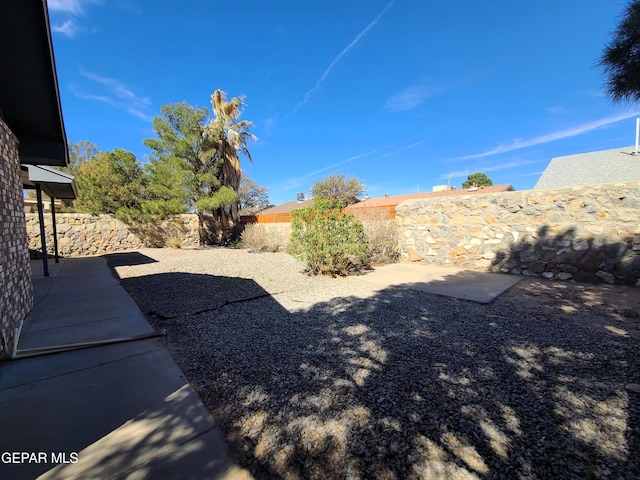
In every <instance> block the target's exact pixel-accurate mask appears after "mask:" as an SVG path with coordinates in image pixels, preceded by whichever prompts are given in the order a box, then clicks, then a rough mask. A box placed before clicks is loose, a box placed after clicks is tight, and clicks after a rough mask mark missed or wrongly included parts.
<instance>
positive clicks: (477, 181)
mask: <svg viewBox="0 0 640 480" xmlns="http://www.w3.org/2000/svg"><path fill="white" fill-rule="evenodd" d="M491 185H493V181H492V180H491V179H490V178H489V177H487V174H486V173H480V172H478V173H472V174H471V175H469V176H468V177H467V180H465V181H464V182H462V188H471V187H490V186H491Z"/></svg>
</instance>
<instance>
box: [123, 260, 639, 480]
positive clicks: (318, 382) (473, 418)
mask: <svg viewBox="0 0 640 480" xmlns="http://www.w3.org/2000/svg"><path fill="white" fill-rule="evenodd" d="M122 283H123V285H124V287H125V288H126V289H127V290H128V291H129V292H130V294H131V295H132V296H133V297H134V299H136V301H137V302H138V304H139V305H140V307H141V309H142V311H143V312H146V313H147V314H148V315H150V318H151V321H152V323H154V326H155V327H156V328H166V329H167V331H168V335H167V341H168V342H169V345H170V347H171V349H172V350H173V352H174V355H175V356H176V359H177V361H178V362H179V364H180V367H181V368H182V370H183V371H184V372H185V374H186V375H187V377H188V378H189V380H190V382H191V383H192V385H193V386H194V388H195V389H196V390H197V391H198V393H199V395H200V397H201V399H202V400H203V402H204V403H205V404H206V405H207V406H208V408H209V409H210V410H211V411H212V412H213V414H214V417H215V418H216V420H217V421H219V423H220V424H221V426H222V427H223V429H224V431H225V435H226V439H227V441H228V442H229V444H230V446H231V449H232V453H233V455H234V456H235V460H236V461H238V462H239V463H240V464H241V465H243V466H246V467H248V468H250V469H251V470H252V473H253V474H254V475H255V476H256V478H258V479H260V478H264V479H266V478H269V479H271V478H278V479H286V478H312V477H314V476H316V477H317V478H411V477H415V478H454V477H455V478H478V477H479V478H490V477H492V476H497V475H500V476H504V477H506V478H517V477H518V476H525V477H531V478H595V477H599V476H601V475H602V472H601V471H599V470H597V469H598V468H607V469H608V470H609V471H610V472H612V475H613V476H615V475H618V474H619V475H621V476H623V475H624V473H625V472H626V473H627V474H631V475H632V476H634V475H640V464H639V465H635V466H633V465H631V466H630V461H629V458H630V457H631V458H632V457H633V453H632V452H634V451H635V452H637V451H638V450H637V449H638V448H640V444H639V442H638V441H639V436H640V429H639V428H638V427H640V424H639V422H638V420H639V418H638V415H639V411H638V409H637V401H635V400H634V402H635V403H630V402H631V401H630V400H628V397H627V395H626V393H625V391H624V388H623V387H622V389H621V385H622V386H623V385H624V384H625V383H628V382H629V381H630V379H629V378H628V376H629V375H630V374H629V371H628V365H630V364H636V365H637V364H638V363H640V349H638V348H637V338H636V339H635V340H634V341H630V339H629V338H628V337H626V336H623V335H620V334H619V333H616V332H615V331H611V330H609V329H607V328H606V326H607V325H609V324H618V323H617V322H619V319H618V318H613V317H612V316H606V315H603V316H602V317H601V319H600V320H599V321H601V325H598V326H597V327H595V328H594V327H593V325H590V326H587V325H581V323H580V322H577V321H576V319H575V318H574V316H573V315H574V313H568V312H564V311H560V312H553V318H550V317H549V312H546V313H545V314H542V315H541V314H540V308H539V307H538V306H536V309H535V311H532V312H531V314H530V315H529V314H527V315H526V316H524V315H523V316H518V315H516V314H513V315H509V316H503V315H502V314H500V313H499V312H504V311H507V310H508V306H507V307H505V306H504V305H502V306H501V307H500V308H501V309H498V310H495V312H496V313H494V310H493V306H492V305H481V306H479V305H477V304H472V303H469V302H466V301H463V300H453V299H449V298H444V297H437V296H433V295H427V294H422V293H419V292H415V291H411V290H408V289H396V288H390V289H386V290H383V291H380V292H379V293H377V294H375V295H374V296H372V297H369V298H357V297H344V298H335V299H333V300H331V301H329V302H324V303H317V304H311V305H310V304H308V303H305V294H304V292H289V293H290V294H291V295H293V297H292V298H293V299H292V301H293V302H299V304H300V307H299V309H297V310H292V311H289V310H287V309H285V308H283V307H282V306H281V304H280V303H279V302H278V301H277V298H278V295H277V294H269V293H268V292H265V291H264V290H263V289H262V288H261V287H260V286H259V285H258V284H257V283H255V282H254V281H253V280H248V279H242V278H229V277H217V276H212V275H196V274H187V273H163V274H157V275H146V276H141V277H130V278H125V279H123V280H122ZM540 283H544V282H540ZM560 288H562V286H560ZM610 288H614V287H610ZM296 295H297V296H298V297H296ZM596 296H597V295H596ZM294 297H295V298H294ZM296 298H298V299H296ZM602 301H603V299H602V298H590V299H589V302H595V303H594V304H595V305H598V302H600V303H602ZM589 302H587V301H586V299H585V301H584V302H579V301H578V302H577V303H578V305H587V304H588V303H589ZM589 304H590V303H589ZM585 308H586V307H585ZM513 311H517V309H515V307H514V310H513ZM568 322H571V328H570V331H571V333H570V334H569V335H573V336H576V337H572V339H571V340H568V338H567V335H568V333H567V324H568ZM573 338H581V339H582V342H581V345H580V348H579V349H577V348H576V347H575V345H576V343H577V342H576V341H575V340H574V339H573ZM603 344H604V345H605V346H606V348H602V346H603ZM596 465H600V466H606V467H596Z"/></svg>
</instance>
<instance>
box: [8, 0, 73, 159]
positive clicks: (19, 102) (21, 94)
mask: <svg viewBox="0 0 640 480" xmlns="http://www.w3.org/2000/svg"><path fill="white" fill-rule="evenodd" d="M0 65H2V73H0V115H1V116H2V118H3V119H4V122H5V123H6V124H7V125H8V126H9V128H10V129H11V131H12V132H13V133H14V135H15V136H16V137H17V138H18V140H19V142H20V143H19V148H18V153H19V156H20V162H21V163H29V164H36V165H57V166H67V165H68V163H69V160H68V159H69V155H68V152H67V141H66V133H65V130H64V123H63V120H62V109H61V106H60V93H59V90H58V80H57V75H56V67H55V61H54V57H53V47H52V42H51V31H50V28H49V14H48V11H47V2H46V1H45V0H19V1H8V0H7V1H3V2H2V14H1V15H0Z"/></svg>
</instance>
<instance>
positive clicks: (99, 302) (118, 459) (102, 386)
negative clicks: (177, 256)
mask: <svg viewBox="0 0 640 480" xmlns="http://www.w3.org/2000/svg"><path fill="white" fill-rule="evenodd" d="M49 266H50V276H49V277H44V276H43V274H42V262H33V264H32V270H33V285H34V296H35V302H34V303H35V306H34V308H33V310H32V311H31V313H30V314H29V316H28V317H27V319H26V320H25V324H24V328H23V330H22V335H21V338H20V342H19V346H18V349H19V350H18V354H19V355H18V356H20V352H23V353H24V352H25V350H27V349H36V348H41V347H51V346H57V345H62V344H72V343H79V342H92V341H99V340H105V339H113V338H123V337H130V336H135V335H140V334H146V333H150V332H152V329H151V327H150V325H149V324H148V323H147V321H146V319H145V318H144V316H143V315H142V313H141V312H140V310H139V309H138V307H137V305H136V304H135V303H134V301H133V300H132V299H131V298H130V297H129V295H128V294H127V293H126V292H125V291H124V290H123V289H122V287H121V286H120V283H119V282H118V280H117V279H116V278H114V277H113V275H112V274H111V271H110V270H109V268H108V267H107V265H106V262H105V260H104V259H102V258H99V257H91V258H77V259H66V260H61V261H60V263H58V264H55V263H53V262H52V261H50V262H49ZM0 411H2V412H3V413H2V415H1V416H0V431H2V432H3V435H2V438H0V451H1V452H3V457H2V461H1V462H0V477H2V478H4V479H26V478H50V479H56V478H60V479H62V478H76V479H77V478H113V479H116V478H118V479H120V478H131V479H142V478H154V479H157V478H167V479H173V478H183V479H184V478H192V479H201V478H221V479H222V478H224V479H231V478H251V476H250V475H249V474H248V473H247V472H245V471H243V470H241V469H239V468H238V467H236V466H234V465H233V463H232V462H231V461H230V460H229V458H228V453H227V447H226V444H225V442H224V440H223V437H222V434H221V431H220V430H219V428H217V427H216V425H215V423H214V421H213V419H212V418H211V416H210V415H209V413H208V412H207V410H206V409H205V408H204V406H203V405H202V403H201V402H200V400H199V398H198V396H197V395H196V394H195V392H194V391H193V389H192V388H191V386H190V385H189V383H188V382H187V380H186V379H185V377H184V375H183V374H182V372H181V371H180V369H179V368H178V367H177V366H176V364H175V362H174V361H173V359H172V358H171V356H170V355H169V352H168V351H167V350H166V349H165V347H164V346H163V344H162V342H161V341H160V340H159V339H157V338H148V339H142V340H135V341H129V342H124V343H114V344H110V345H102V346H95V347H91V348H86V349H80V350H72V351H66V352H61V353H54V354H48V355H40V356H35V357H31V358H19V359H17V360H13V361H4V362H2V363H0ZM25 454H28V455H25Z"/></svg>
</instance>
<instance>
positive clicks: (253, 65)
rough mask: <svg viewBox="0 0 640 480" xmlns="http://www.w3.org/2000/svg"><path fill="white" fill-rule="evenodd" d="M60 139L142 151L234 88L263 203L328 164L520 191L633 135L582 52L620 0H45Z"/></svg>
mask: <svg viewBox="0 0 640 480" xmlns="http://www.w3.org/2000/svg"><path fill="white" fill-rule="evenodd" d="M48 3H49V11H50V20H51V28H52V35H53V43H54V51H55V57H56V64H57V70H58V80H59V87H60V95H61V99H62V108H63V115H64V120H65V125H66V130H67V136H68V138H69V141H70V142H77V141H79V140H88V141H90V142H93V143H95V144H96V145H97V146H98V147H99V148H100V150H111V149H114V148H124V149H126V150H129V151H131V152H133V153H135V154H136V156H137V157H138V158H139V159H140V160H141V161H143V162H144V161H145V160H146V158H147V155H148V154H149V153H150V152H149V150H148V149H147V148H146V147H144V146H143V144H142V141H143V139H145V138H150V137H154V132H153V129H152V128H151V120H152V118H153V117H154V116H157V115H159V112H160V107H161V106H162V105H164V104H166V103H177V102H181V101H183V100H185V101H187V102H188V103H190V104H192V105H195V106H209V107H210V104H209V97H210V94H211V93H212V92H213V91H214V90H215V89H217V88H221V89H222V90H224V91H225V92H227V94H228V95H229V96H238V95H245V96H246V100H245V101H246V108H245V111H244V115H243V118H245V119H247V120H251V121H253V122H254V124H255V127H254V128H253V130H252V132H253V133H254V134H255V135H256V136H257V137H258V140H257V141H256V142H253V143H251V144H250V145H249V149H250V151H251V154H252V156H253V163H249V162H248V160H245V159H243V160H244V161H243V166H244V168H245V171H246V173H247V174H248V175H249V176H250V177H251V178H253V179H254V180H255V181H256V182H258V183H259V184H261V185H265V186H267V187H268V188H269V195H270V198H271V201H272V203H274V204H279V203H282V202H285V201H290V200H295V198H296V192H306V193H308V191H309V190H310V188H311V185H312V184H313V183H314V182H315V181H316V180H319V179H321V178H323V177H325V176H327V175H329V174H344V175H347V176H355V177H357V178H359V179H361V180H363V181H364V183H365V184H366V186H367V192H366V193H367V194H368V195H369V196H370V197H376V196H383V195H384V194H390V195H395V194H402V193H412V192H416V191H431V189H432V187H433V186H434V185H442V184H446V183H447V180H448V177H449V175H451V185H452V186H456V187H458V188H460V185H461V183H462V181H463V180H465V179H466V176H467V175H468V174H469V173H473V172H478V171H480V172H485V173H487V175H489V177H490V178H492V179H493V182H494V184H500V183H510V184H512V185H513V186H514V187H515V188H516V189H517V190H527V189H530V188H532V187H533V185H534V184H535V183H536V181H537V179H538V177H539V176H540V174H541V173H542V171H543V170H544V168H545V167H546V166H547V164H548V163H549V161H550V160H551V158H553V157H556V156H561V155H570V154H574V153H580V152H587V151H594V150H601V149H608V148H616V147H621V146H628V145H632V144H633V143H634V142H635V120H634V118H635V117H636V116H637V114H638V112H640V106H637V105H625V104H622V105H613V104H612V103H611V102H610V101H609V99H608V98H606V97H605V96H604V95H603V84H604V78H603V76H602V73H601V71H600V69H599V68H598V67H597V65H596V64H597V61H598V58H599V56H600V53H601V51H602V48H603V46H604V45H605V43H606V42H607V41H608V40H609V39H610V38H611V33H612V32H613V31H614V29H615V27H616V24H617V22H618V19H619V16H620V14H621V13H622V11H623V10H624V7H625V5H626V4H627V2H626V1H623V0H587V1H585V0H561V1H558V0H539V1H537V2H516V1H513V0H494V1H490V2H479V1H477V0H459V1H457V2H445V1H429V2H427V1H422V0H394V1H388V0H368V1H366V2H365V1H351V2H347V1H344V0H341V1H336V0H322V1H320V0H309V1H289V0H283V1H273V2H265V1H263V0H261V1H255V0H246V1H244V2H240V3H236V4H234V3H229V2H225V3H223V2H218V1H216V2H214V1H207V2H204V1H201V0H183V1H180V2H177V1H164V0H156V1H153V2H149V1H143V0H108V1H107V0H49V2H48Z"/></svg>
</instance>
